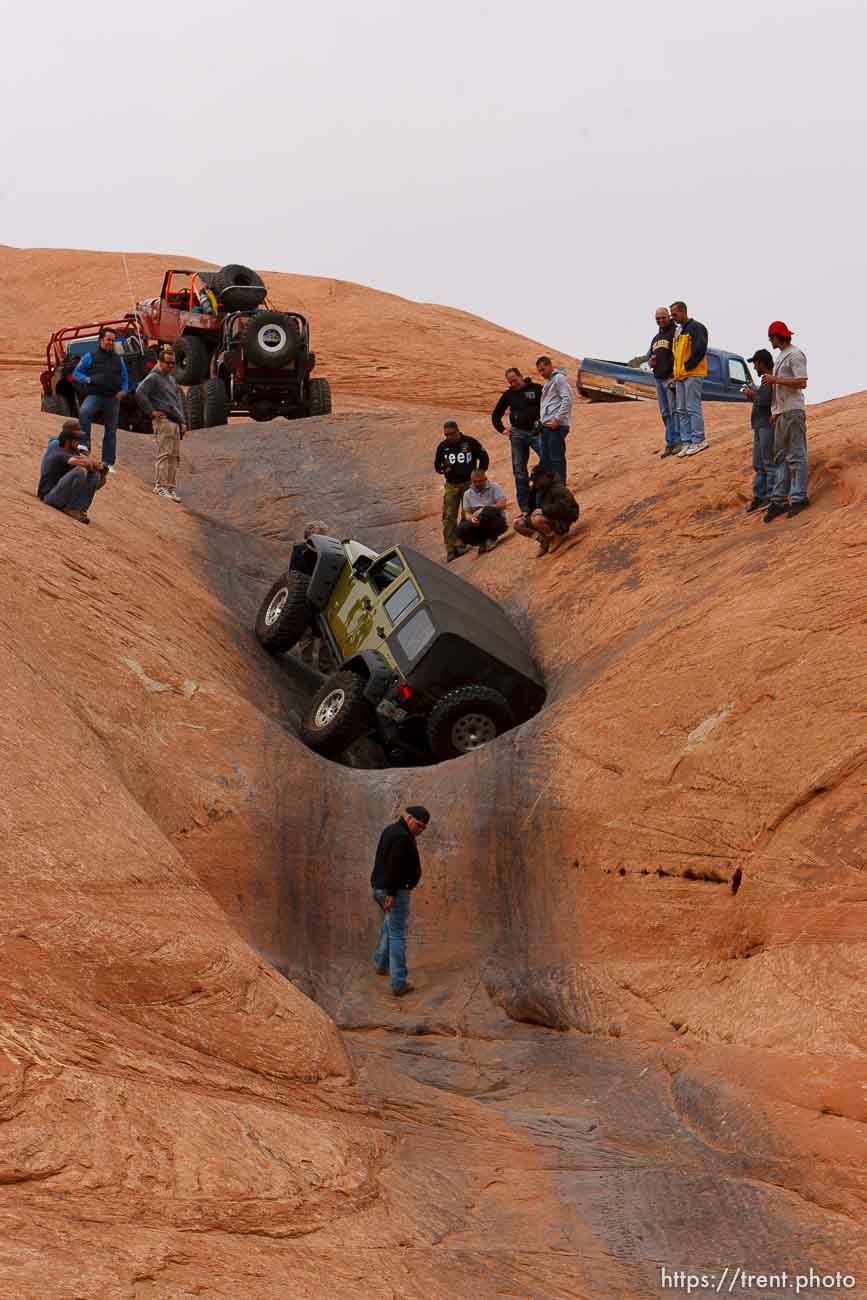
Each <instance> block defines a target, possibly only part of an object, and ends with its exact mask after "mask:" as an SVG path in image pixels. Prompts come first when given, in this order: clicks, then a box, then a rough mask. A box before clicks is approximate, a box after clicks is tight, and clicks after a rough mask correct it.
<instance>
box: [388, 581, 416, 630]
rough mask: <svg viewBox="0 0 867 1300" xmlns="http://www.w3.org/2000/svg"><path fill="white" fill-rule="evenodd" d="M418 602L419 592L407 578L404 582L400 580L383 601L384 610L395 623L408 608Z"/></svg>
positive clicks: (413, 606)
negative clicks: (394, 589) (395, 588)
mask: <svg viewBox="0 0 867 1300" xmlns="http://www.w3.org/2000/svg"><path fill="white" fill-rule="evenodd" d="M418 602H419V594H418V592H417V591H416V588H415V583H414V582H411V581H410V580H409V578H407V580H406V582H402V583H401V584H400V586H399V587H398V588H397V590H396V591H393V592H392V593H391V595H390V596H389V598H388V600H387V601H386V602H385V612H386V614H387V615H388V617H389V618H390V619H391V621H392V623H397V622H398V620H399V619H401V618H402V617H403V615H404V614H406V613H407V611H408V610H410V609H415V607H416V605H417V604H418Z"/></svg>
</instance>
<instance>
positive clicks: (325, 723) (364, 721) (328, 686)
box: [301, 669, 375, 758]
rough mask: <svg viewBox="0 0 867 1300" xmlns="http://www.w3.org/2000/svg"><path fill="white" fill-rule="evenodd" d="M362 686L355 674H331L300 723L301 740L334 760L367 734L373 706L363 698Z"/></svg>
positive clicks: (362, 683) (371, 720)
mask: <svg viewBox="0 0 867 1300" xmlns="http://www.w3.org/2000/svg"><path fill="white" fill-rule="evenodd" d="M365 685H366V682H365V681H364V678H363V677H359V676H358V675H357V673H352V672H349V671H348V670H346V669H344V671H342V672H339V673H334V674H333V676H331V677H329V678H328V680H327V681H326V682H325V683H324V685H322V686H320V688H319V690H318V691H317V692H316V694H315V695H314V696H313V699H312V701H311V703H310V707H309V709H308V710H307V714H306V716H305V718H304V720H303V722H302V723H301V739H302V740H303V741H304V743H305V745H308V746H309V747H310V749H312V750H315V751H316V753H317V754H322V755H324V756H325V757H326V758H335V757H336V756H337V755H338V754H341V753H342V752H343V750H344V749H346V748H347V746H349V745H351V744H352V742H353V741H354V740H358V739H359V738H360V737H361V736H363V735H364V734H365V732H367V731H369V730H370V728H371V727H372V726H373V722H374V716H375V715H374V711H373V706H372V704H371V703H370V701H369V700H367V699H366V698H365V695H364V688H365Z"/></svg>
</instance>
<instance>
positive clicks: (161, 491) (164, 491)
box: [154, 487, 172, 501]
mask: <svg viewBox="0 0 867 1300" xmlns="http://www.w3.org/2000/svg"><path fill="white" fill-rule="evenodd" d="M154 496H155V497H165V498H166V500H168V501H171V499H172V494H171V492H169V490H168V488H164V487H155V488H154Z"/></svg>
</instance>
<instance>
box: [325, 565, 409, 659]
mask: <svg viewBox="0 0 867 1300" xmlns="http://www.w3.org/2000/svg"><path fill="white" fill-rule="evenodd" d="M420 601H421V592H420V590H419V588H418V586H417V584H416V583H415V581H414V579H413V578H412V575H411V573H410V571H409V570H408V569H407V567H406V564H405V562H404V560H403V557H402V556H401V555H400V553H399V552H398V551H386V553H385V554H384V555H381V556H380V557H379V559H378V560H376V561H375V562H374V563H373V564H372V565H371V566H370V568H369V569H368V570H367V573H366V574H365V577H364V579H359V578H358V577H356V576H355V575H354V574H353V572H352V570H351V569H350V568H347V569H346V570H345V571H344V573H343V574H342V575H341V577H340V579H339V581H338V583H337V586H336V587H335V590H334V595H333V596H332V598H331V602H330V611H329V614H328V624H329V627H330V628H331V632H332V635H333V636H334V638H335V640H336V642H337V645H338V648H339V650H340V654H341V656H342V658H343V659H344V660H346V659H350V658H351V657H352V655H354V654H357V653H358V652H359V651H361V650H380V649H381V650H385V649H386V647H385V645H384V642H385V640H386V638H387V637H388V635H389V634H390V632H391V631H392V629H393V628H394V626H395V625H396V624H397V623H398V622H399V621H400V620H401V619H402V618H404V617H405V616H406V615H407V614H408V613H409V611H410V610H411V609H415V607H416V605H418V604H419V603H420Z"/></svg>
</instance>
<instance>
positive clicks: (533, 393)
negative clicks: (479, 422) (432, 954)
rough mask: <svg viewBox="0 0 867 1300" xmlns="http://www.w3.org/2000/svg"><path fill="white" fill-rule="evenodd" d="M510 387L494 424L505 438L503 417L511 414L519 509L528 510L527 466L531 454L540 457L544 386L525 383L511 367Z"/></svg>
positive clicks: (494, 413)
mask: <svg viewBox="0 0 867 1300" xmlns="http://www.w3.org/2000/svg"><path fill="white" fill-rule="evenodd" d="M506 383H507V384H508V385H509V387H508V388H507V389H506V391H505V392H504V393H503V395H502V397H501V398H500V400H499V401H498V402H497V405H496V406H495V407H494V409H493V411H492V412H491V424H493V426H494V428H495V429H496V430H497V433H501V434H503V436H504V437H505V436H506V432H507V431H506V429H505V428H504V427H503V416H504V415H505V414H506V411H508V412H509V429H508V438H509V442H510V443H511V447H512V473H513V474H514V476H515V487H516V489H517V493H518V505H519V506H520V508H521V509H522V510H526V509H527V501H528V499H529V496H530V480H529V477H528V475H527V463H528V461H529V459H530V452H531V451H534V452H535V453H536V455H537V456H538V455H539V435H538V434H537V433H536V432H534V431H535V429H536V426H537V425H538V423H539V402H540V401H541V398H542V385H541V384H534V383H533V381H532V379H525V378H524V376H523V375H522V374H521V372H520V370H519V369H518V367H517V366H510V367H509V369H508V370H507V371H506Z"/></svg>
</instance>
